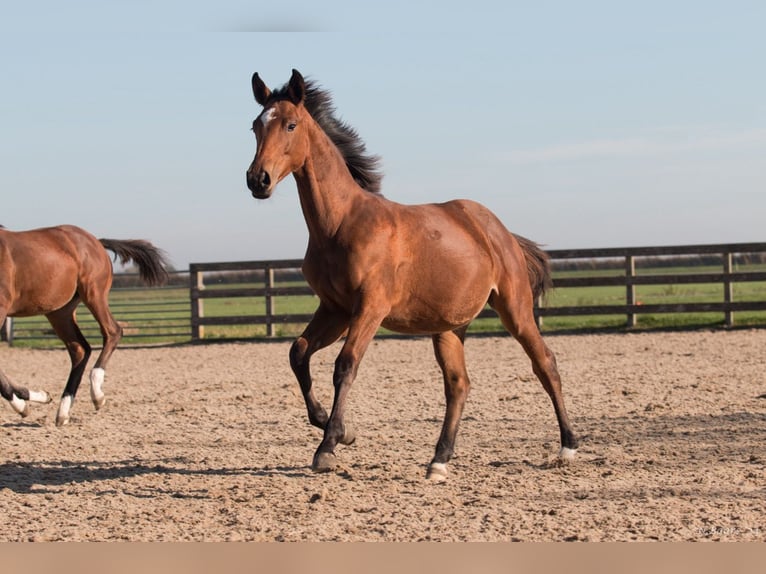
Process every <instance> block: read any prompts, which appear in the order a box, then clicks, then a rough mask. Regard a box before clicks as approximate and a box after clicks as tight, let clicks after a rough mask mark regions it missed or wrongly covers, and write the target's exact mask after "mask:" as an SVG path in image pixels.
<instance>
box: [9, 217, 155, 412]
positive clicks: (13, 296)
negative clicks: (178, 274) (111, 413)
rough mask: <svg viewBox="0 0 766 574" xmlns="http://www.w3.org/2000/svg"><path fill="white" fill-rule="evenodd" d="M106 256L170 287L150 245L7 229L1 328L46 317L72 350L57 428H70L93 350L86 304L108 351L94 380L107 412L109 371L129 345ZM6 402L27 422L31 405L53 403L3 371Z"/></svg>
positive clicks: (73, 231) (60, 230)
mask: <svg viewBox="0 0 766 574" xmlns="http://www.w3.org/2000/svg"><path fill="white" fill-rule="evenodd" d="M106 249H109V250H110V251H113V252H114V253H115V254H116V255H117V256H118V257H119V258H120V261H121V262H122V263H127V262H128V261H131V260H132V261H134V262H135V263H136V265H137V266H138V271H139V274H140V276H141V278H142V279H143V280H144V282H145V283H147V284H149V285H159V284H162V283H164V282H165V281H166V280H167V277H168V275H167V271H166V270H165V265H166V264H167V263H166V260H165V256H164V254H163V253H162V252H161V251H160V250H159V249H157V248H156V247H154V246H153V245H152V244H151V243H149V242H148V241H143V240H125V241H121V240H116V239H96V238H95V237H94V236H93V235H91V234H90V233H88V232H87V231H84V230H82V229H80V228H78V227H75V226H72V225H62V226H59V227H48V228H44V229H34V230H30V231H9V230H7V229H4V228H3V229H0V325H2V323H3V321H5V318H6V317H29V316H32V315H45V316H46V317H47V318H48V321H50V324H51V325H52V326H53V330H54V331H55V332H56V335H58V336H59V338H60V339H61V340H62V341H63V342H64V343H65V344H66V348H67V351H68V352H69V358H70V359H71V361H72V369H71V371H70V373H69V380H68V381H67V384H66V387H65V389H64V393H63V395H62V397H61V403H60V404H59V409H58V413H57V415H56V426H62V425H65V424H67V423H68V422H69V411H70V409H71V406H72V402H73V401H74V397H75V395H76V394H77V388H78V387H79V385H80V381H81V380H82V375H83V372H84V371H85V367H86V365H87V363H88V358H89V357H90V353H91V347H90V345H89V344H88V341H87V340H86V339H85V337H84V336H83V334H82V332H81V331H80V328H79V327H78V326H77V321H76V319H75V313H76V311H77V306H78V305H79V303H80V301H82V302H83V303H84V304H85V306H86V307H87V308H88V309H89V310H90V312H91V313H92V314H93V317H94V318H95V319H96V321H98V324H99V326H100V328H101V334H102V335H103V344H104V346H103V349H102V350H101V354H100V355H99V356H98V359H97V360H96V364H95V366H94V367H93V369H92V370H91V372H90V384H91V386H90V391H91V399H92V400H93V404H94V405H95V407H96V409H100V408H101V407H102V406H103V404H104V402H105V400H106V398H105V397H104V393H103V391H102V390H101V385H102V384H103V382H104V374H105V369H106V364H107V362H108V361H109V357H111V355H112V352H113V351H114V349H115V347H116V346H117V343H119V341H120V338H121V337H122V328H121V327H120V325H119V324H118V323H117V321H115V319H114V317H113V316H112V313H111V311H110V310H109V302H108V298H109V289H110V288H111V286H112V262H111V260H110V258H109V255H108V254H107V252H106ZM0 394H1V395H2V396H3V398H4V399H6V400H8V401H10V403H11V406H12V407H13V408H14V410H16V412H18V413H19V414H21V416H27V414H29V405H28V404H27V401H32V402H39V403H47V402H50V400H51V399H50V397H49V395H48V393H46V392H44V391H30V390H29V389H27V388H26V387H21V386H17V385H14V384H13V383H12V382H11V381H10V379H8V377H7V376H6V375H5V374H4V373H3V372H2V371H0Z"/></svg>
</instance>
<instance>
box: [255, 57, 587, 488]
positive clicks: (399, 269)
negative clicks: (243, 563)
mask: <svg viewBox="0 0 766 574" xmlns="http://www.w3.org/2000/svg"><path fill="white" fill-rule="evenodd" d="M252 89H253V94H254V96H255V100H256V102H257V103H258V104H260V105H261V106H262V107H263V110H262V111H261V113H260V114H259V115H258V116H257V118H256V119H255V121H254V122H253V128H252V129H253V131H254V132H255V136H256V141H257V146H256V153H255V158H254V159H253V162H252V164H251V165H250V167H249V169H248V170H247V174H246V178H247V186H248V188H249V189H250V191H251V192H252V195H253V197H255V198H256V199H266V198H268V197H270V196H271V194H272V192H273V191H274V188H275V186H276V185H277V184H278V183H279V182H280V181H281V180H282V179H283V178H285V177H286V176H287V175H288V174H291V173H292V174H293V177H294V178H295V181H296V183H297V188H298V195H299V198H300V204H301V208H302V211H303V216H304V218H305V220H306V225H307V227H308V231H309V240H308V247H307V250H306V255H305V259H304V261H303V267H302V269H303V274H304V275H305V277H306V280H307V281H308V283H309V284H310V285H311V287H312V288H313V289H314V291H315V292H316V294H317V295H318V297H319V306H318V308H317V310H316V312H315V313H314V316H313V318H312V319H311V321H310V322H309V324H308V325H307V326H306V328H305V330H304V331H303V333H302V334H301V335H300V336H299V337H298V338H297V339H296V340H295V342H294V343H293V344H292V346H291V348H290V365H291V367H292V370H293V372H294V374H295V376H296V378H297V379H298V382H299V384H300V387H301V390H302V393H303V397H304V400H305V403H306V408H307V409H308V418H309V422H310V423H311V424H313V425H314V426H316V427H319V428H321V429H323V430H324V435H323V439H322V441H321V443H320V444H319V447H318V448H317V450H316V453H315V454H314V458H313V461H312V469H313V470H314V471H317V472H326V471H331V470H333V469H335V468H336V467H337V458H336V456H335V447H336V446H337V445H338V443H341V444H351V443H353V442H354V440H355V432H354V430H353V429H352V428H351V427H350V425H348V424H346V423H345V422H344V412H345V407H346V400H347V397H348V393H349V390H350V388H351V385H352V383H353V381H354V379H355V378H356V374H357V370H358V368H359V364H360V361H361V360H362V357H363V356H364V354H365V351H366V350H367V347H368V345H369V343H370V341H371V340H372V338H373V337H374V335H375V333H376V331H377V330H378V328H379V327H380V326H383V327H385V328H386V329H390V330H392V331H397V332H400V333H405V334H412V335H430V336H431V337H432V340H433V347H434V352H435V355H436V360H437V362H438V364H439V366H440V368H441V370H442V373H443V379H444V391H445V395H446V403H447V405H446V414H445V418H444V422H443V426H442V430H441V435H440V437H439V440H438V442H437V444H436V452H435V455H434V457H433V459H432V460H431V462H430V464H429V466H428V470H427V473H426V478H428V479H431V480H436V481H440V480H445V479H446V477H447V462H448V461H449V460H450V458H451V457H452V454H453V451H454V445H455V437H456V435H457V430H458V424H459V422H460V418H461V416H462V412H463V407H464V404H465V401H466V397H467V395H468V391H469V387H470V382H469V378H468V373H467V371H466V366H465V358H464V350H463V345H464V342H465V335H466V329H467V327H468V325H469V323H470V322H471V321H472V320H473V319H474V318H475V317H476V315H478V314H479V312H480V311H481V310H482V309H483V308H484V306H485V305H486V304H487V303H489V305H490V306H491V307H492V308H493V309H494V310H495V311H496V312H497V314H498V315H499V316H500V320H501V321H502V323H503V325H504V326H505V328H506V329H507V330H508V331H509V332H510V333H511V334H512V335H513V336H514V337H515V338H516V339H517V340H518V341H519V343H520V344H521V346H522V347H523V349H524V351H525V352H526V354H527V355H528V356H529V358H530V359H531V361H532V367H533V370H534V372H535V374H536V375H537V377H538V378H539V379H540V382H541V383H542V385H543V387H544V388H545V390H546V391H547V393H548V395H549V396H550V398H551V400H552V402H553V408H554V411H555V414H556V417H557V419H558V425H559V431H560V435H561V450H560V451H559V456H560V457H561V458H562V459H571V458H573V457H574V455H575V453H576V450H577V446H578V443H577V439H576V438H575V435H574V432H573V431H572V428H571V426H570V423H569V419H568V416H567V412H566V408H565V406H564V399H563V396H562V391H561V379H560V376H559V373H558V369H557V366H556V359H555V356H554V354H553V353H552V352H551V350H550V349H549V348H548V347H547V345H546V344H545V342H544V341H543V339H542V337H541V335H540V332H539V329H538V327H537V324H536V322H535V318H534V311H533V304H534V300H535V298H536V297H538V296H540V295H541V294H542V293H543V292H544V291H545V289H546V288H547V287H549V285H550V269H549V264H548V258H547V255H546V254H545V253H544V252H543V251H542V250H541V249H540V248H539V247H538V246H537V245H536V244H535V243H533V242H532V241H529V240H527V239H525V238H523V237H520V236H518V235H514V234H512V233H511V232H509V231H508V230H507V229H506V228H505V227H504V226H503V224H502V223H501V222H500V220H499V219H498V218H497V217H496V216H495V215H494V214H493V213H492V212H490V211H489V210H488V209H487V208H486V207H484V206H482V205H480V204H478V203H476V202H473V201H469V200H454V201H449V202H447V203H439V204H426V205H402V204H399V203H396V202H394V201H390V200H388V199H386V198H384V197H383V196H382V195H381V193H380V182H381V178H382V175H381V172H380V170H379V166H378V162H379V160H378V158H377V157H376V156H372V155H370V154H368V153H367V151H366V147H365V145H364V143H363V142H362V141H361V139H360V138H359V136H358V134H357V133H356V131H355V130H354V129H353V128H351V127H350V126H348V124H346V123H344V122H342V121H341V120H339V119H338V118H337V116H336V115H335V109H334V106H333V103H332V100H331V97H330V95H329V93H328V92H327V91H325V90H323V89H321V88H320V87H318V86H317V85H316V84H315V83H314V82H306V81H305V80H304V79H303V77H302V76H301V74H300V73H299V72H298V71H297V70H293V72H292V76H291V78H290V80H289V82H288V83H287V84H286V85H285V86H284V87H282V88H280V89H277V90H274V91H272V90H270V89H269V88H268V87H267V86H266V84H265V83H264V82H263V80H261V78H260V77H259V76H258V74H257V73H255V74H254V75H253V77H252ZM344 335H345V336H346V338H345V341H344V343H343V345H342V348H341V350H340V353H339V354H338V356H337V359H336V361H335V366H334V372H333V385H334V390H335V393H334V400H333V405H332V410H331V412H330V414H329V416H328V414H327V412H326V411H325V409H324V408H323V407H322V405H321V404H320V403H319V401H318V400H317V399H316V397H315V396H314V393H313V391H312V379H311V373H310V368H309V363H310V360H311V356H312V355H313V354H314V353H316V352H317V351H318V350H320V349H322V348H324V347H326V346H328V345H330V344H332V343H334V342H335V341H336V340H338V339H339V338H341V337H342V336H344Z"/></svg>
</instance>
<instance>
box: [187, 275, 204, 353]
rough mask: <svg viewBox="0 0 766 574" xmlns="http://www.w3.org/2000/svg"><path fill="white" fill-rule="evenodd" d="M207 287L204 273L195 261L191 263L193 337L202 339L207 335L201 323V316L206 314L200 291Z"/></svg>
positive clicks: (190, 283) (194, 339)
mask: <svg viewBox="0 0 766 574" xmlns="http://www.w3.org/2000/svg"><path fill="white" fill-rule="evenodd" d="M204 288H205V279H204V277H203V274H202V273H201V272H200V270H199V269H198V268H197V266H196V265H194V264H193V263H192V264H191V265H189V299H190V300H191V338H192V341H200V340H202V339H203V338H204V337H205V327H204V326H202V325H200V321H199V319H200V317H204V316H205V307H204V303H205V302H204V301H203V299H202V298H201V297H200V296H199V292H200V291H201V290H203V289H204Z"/></svg>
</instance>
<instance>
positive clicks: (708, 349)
mask: <svg viewBox="0 0 766 574" xmlns="http://www.w3.org/2000/svg"><path fill="white" fill-rule="evenodd" d="M546 340H547V341H548V344H549V345H550V347H551V348H552V349H553V350H554V352H555V353H556V355H557V358H558V363H559V368H560V371H561V374H562V377H563V384H564V393H565V399H566V402H567V406H568V409H569V414H570V417H571V419H572V421H573V424H574V428H575V431H576V432H577V433H578V435H579V436H580V438H581V443H582V444H581V448H580V451H579V453H578V458H577V460H576V461H575V462H574V463H571V464H566V465H560V464H558V463H557V460H556V453H557V451H558V427H557V425H556V421H555V417H554V413H553V408H552V406H551V404H550V401H549V400H548V397H547V395H546V394H545V392H544V391H543V389H542V386H541V385H540V384H539V382H538V381H537V380H536V379H535V378H534V376H533V375H532V372H531V368H530V366H529V362H528V360H527V358H526V356H525V355H524V354H523V352H522V351H521V349H520V347H519V346H518V345H517V344H516V343H515V342H514V341H513V340H512V339H510V338H507V337H504V338H503V337H500V338H494V337H493V338H478V337H476V338H470V339H469V340H468V341H467V344H466V353H467V359H468V369H469V373H470V375H471V378H472V383H473V387H472V390H471V395H470V397H469V399H468V403H467V406H466V411H465V416H464V418H463V423H462V426H461V429H460V433H459V435H458V441H457V449H456V456H455V458H454V459H453V461H452V462H451V463H450V465H449V473H450V475H449V479H448V481H447V482H445V483H440V484H435V483H431V482H428V481H426V480H424V476H425V469H426V465H427V464H428V462H429V460H430V459H431V456H432V455H433V449H434V446H435V442H436V439H437V437H438V434H439V431H440V427H441V421H442V418H443V416H444V397H443V391H442V383H441V378H440V373H439V371H438V368H437V366H436V363H435V361H434V359H433V353H432V350H431V345H430V341H429V340H428V339H378V340H376V341H374V342H373V344H372V345H371V346H370V349H369V351H368V353H367V355H366V357H365V360H364V362H363V364H362V367H361V369H360V372H359V376H358V379H357V381H356V383H355V385H354V387H353V390H352V393H351V399H350V405H349V410H348V416H349V417H350V418H351V419H352V420H353V421H354V423H355V425H356V428H357V442H356V444H354V445H352V446H350V447H339V448H338V450H337V454H338V457H339V459H340V462H341V468H340V470H339V472H338V473H333V474H324V475H317V474H314V473H312V472H311V470H310V462H311V458H312V455H313V452H314V450H315V448H316V446H317V445H318V443H319V440H320V432H319V431H318V430H317V429H314V428H313V427H311V426H309V424H308V421H307V418H306V415H305V407H304V405H303V399H302V397H301V395H300V392H299V390H298V385H297V383H296V382H295V381H294V378H293V375H292V373H291V372H290V368H289V365H288V360H287V356H288V349H289V345H290V343H289V342H274V343H235V344H209V345H199V346H181V347H164V348H141V349H138V348H129V347H121V348H119V349H118V350H117V351H116V353H115V354H114V356H113V358H112V361H111V363H110V364H109V367H108V369H107V377H106V383H105V385H104V390H105V392H106V394H107V403H106V405H105V407H104V408H103V409H102V410H101V411H98V412H95V411H94V409H93V407H92V405H91V403H90V398H89V393H88V388H87V382H84V383H83V385H82V386H81V388H80V393H79V394H78V397H77V400H76V401H75V404H74V407H73V411H72V423H71V424H70V425H69V426H68V427H65V428H56V427H55V425H54V420H55V414H56V407H57V402H58V396H59V395H60V393H61V392H62V390H63V387H64V381H65V379H66V375H67V373H68V368H69V366H68V358H67V355H66V353H65V351H64V350H63V349H61V350H27V349H18V348H8V347H7V346H5V345H2V346H0V368H2V369H3V371H4V372H5V373H6V374H7V375H8V376H10V377H11V378H12V379H13V380H14V381H16V382H17V383H19V384H26V385H28V386H30V387H32V388H40V389H44V390H47V391H48V392H50V393H51V394H53V395H54V396H56V397H57V399H56V401H55V402H54V403H52V404H49V405H33V408H32V413H31V415H30V416H29V417H28V418H26V419H21V418H20V417H19V416H18V415H16V414H15V413H14V412H13V411H12V410H11V408H10V406H9V405H8V404H7V403H6V402H5V401H3V403H2V406H0V446H1V447H2V460H0V500H1V501H2V508H3V511H2V513H0V540H2V541H60V540H66V541H80V540H93V541H96V540H103V541H118V540H131V541H184V540H197V541H207V540H209V541H226V540H253V541H330V540H338V541H421V540H435V541H511V540H523V541H545V540H555V541H560V540H580V541H609V540H621V541H629V540H732V541H735V540H736V541H752V540H757V541H764V540H766V448H765V447H764V444H766V330H742V331H731V332H725V331H715V332H707V331H706V332H688V333H687V332H684V333H651V334H648V333H635V334H624V335H613V334H607V335H574V336H569V335H566V336H548V337H547V338H546ZM338 350H339V346H338V345H335V346H333V347H330V348H329V349H327V350H325V351H322V352H321V353H319V354H318V355H316V357H315V359H314V369H313V370H314V373H315V386H316V388H317V391H318V395H319V397H320V398H321V399H322V400H323V402H324V403H325V404H326V405H329V402H330V400H331V392H332V385H331V383H330V380H331V369H332V365H333V361H334V359H335V355H336V353H337V352H338Z"/></svg>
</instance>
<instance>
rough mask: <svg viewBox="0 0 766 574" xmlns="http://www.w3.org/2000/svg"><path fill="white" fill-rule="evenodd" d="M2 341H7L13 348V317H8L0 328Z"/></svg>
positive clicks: (0, 339)
mask: <svg viewBox="0 0 766 574" xmlns="http://www.w3.org/2000/svg"><path fill="white" fill-rule="evenodd" d="M0 341H6V342H7V343H8V345H9V346H11V347H12V346H13V317H6V318H5V321H3V324H2V326H0Z"/></svg>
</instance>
